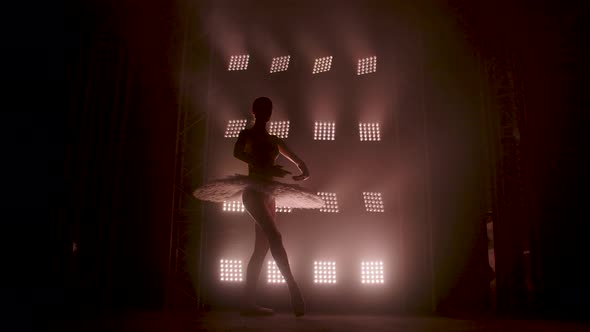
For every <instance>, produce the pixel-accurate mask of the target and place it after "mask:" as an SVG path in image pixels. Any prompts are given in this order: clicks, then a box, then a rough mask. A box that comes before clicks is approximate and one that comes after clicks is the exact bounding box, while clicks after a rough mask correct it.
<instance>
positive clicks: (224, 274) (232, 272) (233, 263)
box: [219, 259, 243, 282]
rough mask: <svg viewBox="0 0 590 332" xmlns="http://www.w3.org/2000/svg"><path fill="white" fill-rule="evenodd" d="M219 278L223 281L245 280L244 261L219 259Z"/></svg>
mask: <svg viewBox="0 0 590 332" xmlns="http://www.w3.org/2000/svg"><path fill="white" fill-rule="evenodd" d="M219 280H220V281H223V282H241V281H242V280H243V274H242V261H241V260H238V259H221V260H220V261H219Z"/></svg>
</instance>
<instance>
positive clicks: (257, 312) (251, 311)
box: [240, 305, 275, 316]
mask: <svg viewBox="0 0 590 332" xmlns="http://www.w3.org/2000/svg"><path fill="white" fill-rule="evenodd" d="M274 314H275V312H274V311H273V310H272V309H270V308H265V307H261V306H257V305H254V306H249V307H242V308H241V309H240V316H272V315H274Z"/></svg>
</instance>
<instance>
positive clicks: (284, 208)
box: [275, 206, 292, 213]
mask: <svg viewBox="0 0 590 332" xmlns="http://www.w3.org/2000/svg"><path fill="white" fill-rule="evenodd" d="M291 210H292V209H291V208H290V207H288V206H277V207H276V208H275V211H276V212H279V213H290V212H291Z"/></svg>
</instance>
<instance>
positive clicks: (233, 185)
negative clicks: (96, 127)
mask: <svg viewBox="0 0 590 332" xmlns="http://www.w3.org/2000/svg"><path fill="white" fill-rule="evenodd" d="M252 113H253V116H254V118H255V123H254V126H253V127H251V128H248V129H244V130H242V131H241V132H240V134H239V135H238V140H237V142H236V143H235V146H234V157H236V158H237V159H239V160H242V161H244V162H245V163H247V164H248V176H244V175H235V176H232V177H228V178H226V179H222V180H217V181H214V182H212V183H210V184H208V185H205V186H203V187H201V188H199V189H197V190H196V191H195V192H194V193H193V194H194V196H195V197H197V198H199V199H204V200H209V201H215V202H219V201H223V200H225V199H227V198H229V197H234V196H236V194H239V193H241V194H242V202H243V204H244V207H245V209H246V211H247V212H248V214H250V216H251V217H252V218H253V219H254V221H255V234H256V235H255V236H256V238H255V244H254V252H253V253H252V256H251V258H250V261H249V263H248V267H247V270H246V285H245V290H244V295H243V299H242V303H241V310H240V313H241V314H242V315H272V314H273V313H274V312H273V310H272V309H269V308H264V307H261V306H258V305H256V284H257V281H258V278H259V276H260V271H261V269H262V265H263V263H264V258H265V256H266V254H267V253H268V250H269V249H270V252H271V254H272V256H273V258H274V260H275V262H276V264H277V267H278V268H279V270H280V271H281V274H282V275H283V277H284V278H285V282H286V283H287V286H288V287H289V293H290V295H291V305H292V307H293V312H294V314H295V316H297V317H299V316H302V315H303V314H304V313H305V304H304V300H303V297H302V295H301V291H300V289H299V286H298V285H297V282H296V281H295V278H294V277H293V273H292V272H291V267H290V266H289V260H288V258H287V252H286V251H285V248H284V246H283V240H282V237H281V233H280V232H279V230H278V228H277V226H276V224H275V219H276V204H277V202H279V203H280V204H281V205H283V206H288V207H292V208H320V207H322V206H323V205H324V202H323V200H322V199H321V198H320V197H318V196H317V195H315V194H314V193H312V192H310V191H307V190H305V189H303V188H301V187H299V186H297V185H294V184H286V183H282V182H277V181H273V177H284V176H285V175H287V174H290V172H288V171H286V170H284V169H283V168H282V167H281V166H280V165H277V164H275V161H276V158H277V157H278V155H279V153H280V154H282V155H283V156H285V157H286V158H287V159H288V160H290V161H291V162H293V163H294V164H295V165H297V167H298V168H299V170H300V171H301V174H299V175H296V176H292V179H293V180H295V181H303V180H306V179H307V178H309V171H308V169H307V166H306V165H305V163H304V162H303V160H301V159H300V158H299V157H298V156H297V155H296V154H295V153H293V152H292V151H291V150H290V149H289V148H288V147H287V145H286V144H285V143H284V142H283V140H282V139H280V138H279V137H277V136H275V135H270V134H269V133H268V132H267V131H266V124H267V123H268V121H269V120H270V117H271V114H272V102H271V100H270V99H269V98H266V97H260V98H257V99H256V100H255V101H254V103H253V104H252Z"/></svg>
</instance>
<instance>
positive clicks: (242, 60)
mask: <svg viewBox="0 0 590 332" xmlns="http://www.w3.org/2000/svg"><path fill="white" fill-rule="evenodd" d="M249 61H250V55H248V54H243V55H232V56H231V57H230V58H229V66H228V68H227V70H229V71H234V70H246V69H248V62H249Z"/></svg>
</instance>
